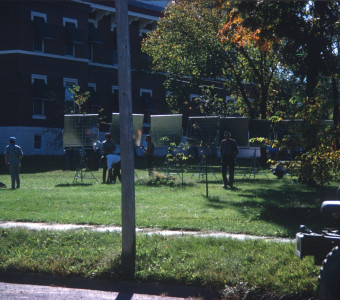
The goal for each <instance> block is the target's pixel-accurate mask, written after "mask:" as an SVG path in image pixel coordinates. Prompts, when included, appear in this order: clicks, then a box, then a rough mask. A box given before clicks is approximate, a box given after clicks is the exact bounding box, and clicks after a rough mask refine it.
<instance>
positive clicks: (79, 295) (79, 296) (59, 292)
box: [0, 282, 188, 300]
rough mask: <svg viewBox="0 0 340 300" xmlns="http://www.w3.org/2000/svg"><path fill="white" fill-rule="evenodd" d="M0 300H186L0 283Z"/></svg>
mask: <svg viewBox="0 0 340 300" xmlns="http://www.w3.org/2000/svg"><path fill="white" fill-rule="evenodd" d="M0 299H1V300H22V299H33V300H39V299H41V300H70V299H75V300H104V299H105V300H106V299H111V300H112V299H116V300H180V299H188V298H178V297H168V296H163V295H161V296H155V295H147V294H134V293H127V292H126V293H122V292H107V291H97V290H86V289H73V288H64V287H53V286H43V285H29V284H15V283H3V282H0Z"/></svg>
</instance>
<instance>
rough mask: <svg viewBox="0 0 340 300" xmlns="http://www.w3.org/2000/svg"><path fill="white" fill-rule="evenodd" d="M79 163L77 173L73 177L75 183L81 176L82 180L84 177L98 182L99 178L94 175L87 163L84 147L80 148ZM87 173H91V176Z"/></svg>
mask: <svg viewBox="0 0 340 300" xmlns="http://www.w3.org/2000/svg"><path fill="white" fill-rule="evenodd" d="M79 157H80V161H79V165H78V166H77V170H76V174H75V175H74V178H73V183H77V179H78V178H80V180H81V182H83V179H94V180H96V181H97V182H98V180H97V178H96V177H95V176H94V175H93V173H92V172H91V171H90V169H89V167H88V166H87V164H86V152H85V149H84V147H82V148H79ZM87 173H90V174H91V176H90V177H86V175H87Z"/></svg>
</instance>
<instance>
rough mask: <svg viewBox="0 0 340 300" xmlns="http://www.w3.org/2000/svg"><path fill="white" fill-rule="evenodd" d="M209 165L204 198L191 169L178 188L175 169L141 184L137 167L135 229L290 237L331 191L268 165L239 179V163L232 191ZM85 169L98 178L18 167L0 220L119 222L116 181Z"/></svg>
mask: <svg viewBox="0 0 340 300" xmlns="http://www.w3.org/2000/svg"><path fill="white" fill-rule="evenodd" d="M212 171H213V172H214V173H209V175H208V180H209V184H208V196H209V197H208V198H207V197H206V184H205V182H197V180H198V179H200V180H201V179H202V177H200V178H199V176H198V174H197V173H191V172H189V173H185V175H184V177H185V181H186V182H191V183H192V184H193V185H185V186H183V187H182V186H181V184H180V182H181V180H180V177H179V176H176V175H174V176H175V177H176V178H177V180H178V184H177V185H175V186H174V187H171V186H164V185H160V186H147V185H145V184H143V182H145V181H146V180H148V176H147V172H146V171H145V170H144V169H137V170H136V187H135V195H136V197H135V198H136V199H135V202H136V225H137V227H144V228H146V227H150V228H163V229H165V228H166V229H185V230H213V231H226V232H230V233H246V234H253V235H264V236H277V237H290V238H293V237H294V236H295V233H296V231H297V230H298V229H299V225H300V224H305V225H306V226H308V227H311V228H312V229H320V228H321V226H322V220H321V216H320V205H321V203H322V201H324V200H330V199H332V198H334V197H335V191H336V185H335V184H334V185H329V186H325V187H323V188H319V189H313V188H310V187H307V186H304V185H301V184H298V183H295V182H294V181H293V180H292V178H290V177H286V178H284V179H282V180H279V179H277V178H276V177H275V176H274V175H272V174H270V172H269V171H266V174H264V172H262V171H261V172H259V173H258V174H256V176H255V178H254V176H247V177H246V178H244V174H248V175H249V174H250V173H251V172H250V173H247V169H245V168H241V169H239V170H237V173H236V179H235V186H236V188H237V189H235V190H230V189H227V190H225V189H223V188H222V181H221V180H220V178H221V175H220V173H219V170H218V167H215V169H214V170H212ZM249 171H251V170H249ZM92 173H93V175H94V176H95V177H96V178H97V180H98V182H99V183H97V182H96V181H95V180H94V179H84V180H83V184H81V181H80V179H78V180H77V182H78V184H73V179H74V175H75V171H62V170H53V171H47V172H38V173H33V172H30V173H28V172H24V173H23V174H21V181H22V184H21V188H20V189H19V190H15V191H12V190H10V189H8V188H7V189H0V195H1V198H0V220H16V221H33V222H49V223H50V222H56V223H76V224H105V225H121V184H115V185H106V184H101V183H100V182H101V171H93V172H92ZM88 175H89V177H91V174H90V173H88ZM214 175H215V176H216V177H215V176H214ZM265 175H267V176H268V178H269V179H267V177H266V176H265ZM0 181H1V182H4V183H6V184H7V185H8V186H10V177H9V175H7V174H0Z"/></svg>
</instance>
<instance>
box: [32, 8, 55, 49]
mask: <svg viewBox="0 0 340 300" xmlns="http://www.w3.org/2000/svg"><path fill="white" fill-rule="evenodd" d="M31 21H32V22H33V32H34V36H33V51H37V52H45V40H48V39H52V34H51V30H50V28H49V26H48V25H47V16H46V14H44V13H40V12H35V11H31Z"/></svg>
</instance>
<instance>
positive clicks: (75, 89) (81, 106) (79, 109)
mask: <svg viewBox="0 0 340 300" xmlns="http://www.w3.org/2000/svg"><path fill="white" fill-rule="evenodd" d="M69 90H70V92H71V93H72V95H73V101H74V105H75V111H74V113H77V114H86V111H85V106H86V102H87V100H88V99H89V98H90V95H91V94H90V92H89V91H84V92H81V91H80V86H79V85H73V86H72V88H70V89H69Z"/></svg>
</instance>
